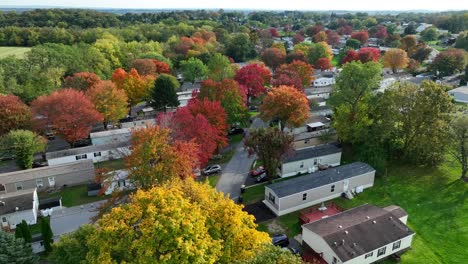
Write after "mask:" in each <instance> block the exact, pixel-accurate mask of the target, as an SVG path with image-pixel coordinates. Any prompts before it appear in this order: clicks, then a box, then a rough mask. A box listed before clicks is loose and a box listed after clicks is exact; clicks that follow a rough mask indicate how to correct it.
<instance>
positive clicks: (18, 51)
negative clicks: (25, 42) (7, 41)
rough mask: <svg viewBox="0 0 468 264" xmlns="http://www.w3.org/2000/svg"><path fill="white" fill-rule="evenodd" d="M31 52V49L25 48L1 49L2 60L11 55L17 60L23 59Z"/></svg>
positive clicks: (0, 57)
mask: <svg viewBox="0 0 468 264" xmlns="http://www.w3.org/2000/svg"><path fill="white" fill-rule="evenodd" d="M30 50H31V48H25V47H0V59H3V58H5V57H8V56H11V55H13V56H15V57H17V58H23V57H24V54H25V53H26V52H28V51H30Z"/></svg>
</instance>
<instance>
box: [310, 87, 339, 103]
mask: <svg viewBox="0 0 468 264" xmlns="http://www.w3.org/2000/svg"><path fill="white" fill-rule="evenodd" d="M331 92H332V87H331V86H328V87H314V88H307V89H305V93H306V96H307V99H309V100H310V99H313V98H323V99H328V98H329V97H330V94H331Z"/></svg>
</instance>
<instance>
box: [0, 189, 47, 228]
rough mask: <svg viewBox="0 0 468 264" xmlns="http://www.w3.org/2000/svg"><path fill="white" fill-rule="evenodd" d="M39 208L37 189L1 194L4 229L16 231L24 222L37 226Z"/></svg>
mask: <svg viewBox="0 0 468 264" xmlns="http://www.w3.org/2000/svg"><path fill="white" fill-rule="evenodd" d="M38 208H39V200H38V198H37V192H36V188H34V189H27V190H21V191H17V192H11V193H4V194H0V222H1V223H2V229H15V228H16V225H17V224H19V223H21V221H23V220H25V221H26V222H27V223H28V224H29V225H34V224H36V223H37V212H38Z"/></svg>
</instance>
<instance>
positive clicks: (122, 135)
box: [89, 128, 132, 146]
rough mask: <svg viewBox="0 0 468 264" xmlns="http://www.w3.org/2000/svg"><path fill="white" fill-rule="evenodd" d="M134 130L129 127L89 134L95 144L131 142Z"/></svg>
mask: <svg viewBox="0 0 468 264" xmlns="http://www.w3.org/2000/svg"><path fill="white" fill-rule="evenodd" d="M131 136H132V132H131V130H130V129H129V128H121V129H112V130H106V131H100V132H94V133H91V134H89V137H90V138H91V143H92V144H93V146H99V145H108V144H116V143H121V142H126V143H128V142H130V137H131Z"/></svg>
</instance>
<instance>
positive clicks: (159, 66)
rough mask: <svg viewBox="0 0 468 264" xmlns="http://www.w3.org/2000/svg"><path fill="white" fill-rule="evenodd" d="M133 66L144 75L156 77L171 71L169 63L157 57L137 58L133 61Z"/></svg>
mask: <svg viewBox="0 0 468 264" xmlns="http://www.w3.org/2000/svg"><path fill="white" fill-rule="evenodd" d="M131 67H132V68H134V69H135V70H136V71H137V72H138V74H141V75H143V76H145V75H152V76H155V77H156V76H158V75H159V74H161V73H166V74H168V73H171V66H170V65H169V64H167V63H166V62H163V61H158V60H155V59H136V60H133V61H132V64H131Z"/></svg>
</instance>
